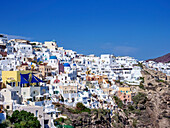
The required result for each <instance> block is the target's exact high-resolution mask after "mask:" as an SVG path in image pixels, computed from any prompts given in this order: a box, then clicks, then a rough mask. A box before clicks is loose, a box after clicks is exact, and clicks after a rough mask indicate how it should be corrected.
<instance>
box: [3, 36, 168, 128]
mask: <svg viewBox="0 0 170 128" xmlns="http://www.w3.org/2000/svg"><path fill="white" fill-rule="evenodd" d="M141 63H143V65H145V66H146V67H148V68H152V69H154V70H159V71H162V72H164V73H166V74H167V75H170V63H167V64H163V63H156V62H153V61H149V62H145V61H142V62H141ZM141 70H142V68H141V66H140V65H139V62H138V61H137V60H136V59H134V58H133V57H129V56H123V57H120V56H118V57H115V56H114V55H111V54H101V56H100V57H98V56H95V55H82V54H78V53H77V52H76V51H73V50H65V49H64V48H63V47H58V45H57V43H56V41H55V40H53V41H45V42H43V43H41V42H36V41H34V42H30V41H28V40H24V39H10V40H8V38H7V37H6V36H5V35H0V122H2V120H5V119H6V112H5V110H8V111H11V112H12V111H15V110H25V111H28V112H31V113H34V115H35V116H36V117H37V118H38V120H39V121H40V123H41V126H42V127H46V126H48V127H52V128H53V127H55V126H54V122H53V121H54V119H56V118H59V117H63V118H67V117H66V116H65V115H62V114H61V112H60V111H59V110H58V109H57V107H55V105H54V104H55V103H61V104H65V105H67V106H70V107H75V106H76V104H77V103H78V102H81V103H83V104H84V105H85V106H86V107H87V108H90V109H94V108H104V109H110V110H111V112H114V110H115V109H116V108H117V105H116V104H115V102H114V100H113V96H117V97H118V98H119V99H120V100H122V102H123V103H124V104H131V103H133V101H132V97H133V96H134V95H135V94H136V92H137V90H136V89H134V88H131V87H130V85H140V84H141V81H142V74H141Z"/></svg>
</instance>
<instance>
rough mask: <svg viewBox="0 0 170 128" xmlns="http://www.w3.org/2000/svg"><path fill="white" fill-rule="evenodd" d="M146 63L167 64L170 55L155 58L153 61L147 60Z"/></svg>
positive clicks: (169, 60)
mask: <svg viewBox="0 0 170 128" xmlns="http://www.w3.org/2000/svg"><path fill="white" fill-rule="evenodd" d="M146 61H155V62H163V63H168V62H170V53H168V54H166V55H164V56H161V57H158V58H155V59H149V60H146Z"/></svg>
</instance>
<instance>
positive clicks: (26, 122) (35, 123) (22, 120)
mask: <svg viewBox="0 0 170 128" xmlns="http://www.w3.org/2000/svg"><path fill="white" fill-rule="evenodd" d="M9 120H10V122H11V124H14V126H15V127H16V128H20V127H25V128H29V127H31V128H40V127H41V125H40V122H39V120H38V119H37V117H34V114H33V113H30V112H27V111H24V110H22V111H18V110H16V111H14V112H13V114H12V116H11V117H9Z"/></svg>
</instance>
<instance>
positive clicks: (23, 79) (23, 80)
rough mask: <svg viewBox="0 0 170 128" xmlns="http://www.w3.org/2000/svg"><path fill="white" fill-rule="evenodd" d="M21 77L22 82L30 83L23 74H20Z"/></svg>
mask: <svg viewBox="0 0 170 128" xmlns="http://www.w3.org/2000/svg"><path fill="white" fill-rule="evenodd" d="M20 77H21V81H20V84H28V83H29V82H28V80H26V79H25V78H24V76H23V75H22V74H20Z"/></svg>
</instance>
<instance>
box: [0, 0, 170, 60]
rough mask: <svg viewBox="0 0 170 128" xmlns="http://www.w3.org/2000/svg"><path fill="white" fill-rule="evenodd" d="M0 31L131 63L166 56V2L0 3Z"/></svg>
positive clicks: (169, 33) (169, 14)
mask: <svg viewBox="0 0 170 128" xmlns="http://www.w3.org/2000/svg"><path fill="white" fill-rule="evenodd" d="M0 5H1V9H0V10H1V11H0V12H1V15H0V33H5V34H9V35H12V37H15V36H23V37H26V38H27V39H30V40H38V41H45V40H53V39H55V40H56V41H57V42H58V45H59V46H63V47H64V48H65V49H73V50H76V51H77V52H78V53H83V54H92V53H94V54H96V55H100V54H102V53H111V54H115V55H116V56H118V55H119V56H123V55H129V56H134V57H135V58H137V59H148V58H154V57H158V56H161V55H164V54H166V53H169V52H170V0H3V1H1V2H0Z"/></svg>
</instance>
